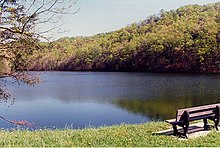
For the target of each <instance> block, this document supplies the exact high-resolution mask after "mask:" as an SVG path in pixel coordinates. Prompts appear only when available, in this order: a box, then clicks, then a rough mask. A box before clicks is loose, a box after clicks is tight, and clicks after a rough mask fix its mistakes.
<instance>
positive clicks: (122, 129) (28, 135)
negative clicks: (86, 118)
mask: <svg viewBox="0 0 220 148" xmlns="http://www.w3.org/2000/svg"><path fill="white" fill-rule="evenodd" d="M168 127H170V126H169V125H167V124H166V123H161V122H159V123H153V122H152V123H147V124H141V125H120V126H112V127H102V128H97V129H92V128H90V129H84V130H70V129H65V130H39V131H13V132H9V131H5V130H2V131H0V146H34V147H36V146H81V147H86V146H96V147H97V146H102V147H104V146H108V147H109V146H113V147H114V146H136V147H144V146H145V147H146V146H193V147H198V146H220V140H219V139H220V133H217V132H215V131H212V132H211V133H210V134H209V135H208V136H205V137H199V138H196V139H189V140H184V141H183V140H178V139H177V138H175V137H172V136H164V135H160V136H159V135H152V133H153V132H155V131H158V130H163V129H167V128H168Z"/></svg>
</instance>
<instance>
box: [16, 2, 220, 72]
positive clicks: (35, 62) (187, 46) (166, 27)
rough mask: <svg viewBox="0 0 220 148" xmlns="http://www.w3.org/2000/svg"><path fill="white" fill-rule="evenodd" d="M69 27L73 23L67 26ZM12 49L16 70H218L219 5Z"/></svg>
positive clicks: (190, 8)
mask: <svg viewBox="0 0 220 148" xmlns="http://www.w3.org/2000/svg"><path fill="white" fill-rule="evenodd" d="M73 25H74V24H73ZM39 46H40V47H41V48H40V50H31V52H26V50H22V51H19V50H18V51H16V58H15V62H14V67H15V68H16V69H17V70H20V69H24V68H23V67H24V66H25V67H26V69H28V70H68V71H146V72H220V2H218V3H215V4H208V5H205V6H200V5H188V6H185V7H180V8H179V9H177V10H172V11H168V12H164V11H161V12H160V13H159V15H153V16H150V17H148V18H147V19H146V20H144V21H141V22H138V23H133V24H131V25H128V26H127V27H125V28H122V29H120V30H117V31H114V32H109V33H103V34H97V35H94V36H91V37H73V38H61V39H59V40H57V41H54V42H53V43H40V45H39Z"/></svg>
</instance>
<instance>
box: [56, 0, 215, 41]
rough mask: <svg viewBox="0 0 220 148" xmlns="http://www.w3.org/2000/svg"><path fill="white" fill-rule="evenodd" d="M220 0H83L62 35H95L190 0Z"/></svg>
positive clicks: (198, 1) (203, 1)
mask: <svg viewBox="0 0 220 148" xmlns="http://www.w3.org/2000/svg"><path fill="white" fill-rule="evenodd" d="M218 1H219V0H79V2H78V3H77V4H76V5H75V6H74V8H73V10H72V11H74V10H76V9H77V8H80V11H79V12H78V13H77V14H74V15H66V16H64V17H63V21H64V22H63V23H64V25H63V26H62V28H63V29H65V30H67V31H66V32H64V33H61V34H57V35H56V38H59V37H65V36H68V37H74V36H91V35H94V34H97V33H104V32H109V31H114V30H118V29H120V28H123V27H125V26H126V25H128V24H131V23H134V22H139V21H141V20H144V19H146V18H147V17H148V16H150V15H153V14H158V13H159V12H160V10H161V9H164V10H172V9H176V8H178V7H180V6H184V5H188V4H200V5H204V4H208V3H214V2H218Z"/></svg>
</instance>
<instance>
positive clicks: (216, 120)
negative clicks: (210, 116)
mask: <svg viewBox="0 0 220 148" xmlns="http://www.w3.org/2000/svg"><path fill="white" fill-rule="evenodd" d="M214 122H215V128H216V130H217V131H218V125H219V118H218V119H215V120H214Z"/></svg>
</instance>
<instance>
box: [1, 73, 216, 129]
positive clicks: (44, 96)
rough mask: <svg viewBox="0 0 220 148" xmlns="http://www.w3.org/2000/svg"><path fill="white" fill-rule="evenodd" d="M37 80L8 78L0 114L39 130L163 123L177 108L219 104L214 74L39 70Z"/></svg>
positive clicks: (172, 115)
mask: <svg viewBox="0 0 220 148" xmlns="http://www.w3.org/2000/svg"><path fill="white" fill-rule="evenodd" d="M41 78H42V83H40V84H38V85H36V86H34V87H30V86H26V85H22V86H19V87H17V86H16V85H14V84H13V83H11V80H10V79H8V80H7V81H8V88H9V90H10V92H11V94H12V95H13V96H16V102H15V104H14V105H13V107H12V108H10V109H4V106H2V105H1V108H0V112H1V113H2V114H3V115H5V116H7V117H10V119H17V120H21V119H22V120H27V121H30V122H35V123H36V125H38V126H41V127H42V126H43V127H44V126H46V127H52V126H56V127H59V128H63V127H65V125H73V126H74V127H77V128H78V127H80V128H83V127H85V125H88V124H92V125H93V126H101V125H112V124H120V123H143V122H147V121H150V120H152V119H153V120H164V119H168V118H172V117H174V116H175V111H176V110H177V109H178V108H184V107H190V106H197V105H203V104H210V103H216V102H220V92H219V90H220V79H219V78H220V75H219V74H216V75H191V74H150V73H111V72H110V73H104V72H44V73H42V74H41ZM0 126H1V127H2V126H8V125H2V123H0Z"/></svg>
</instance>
